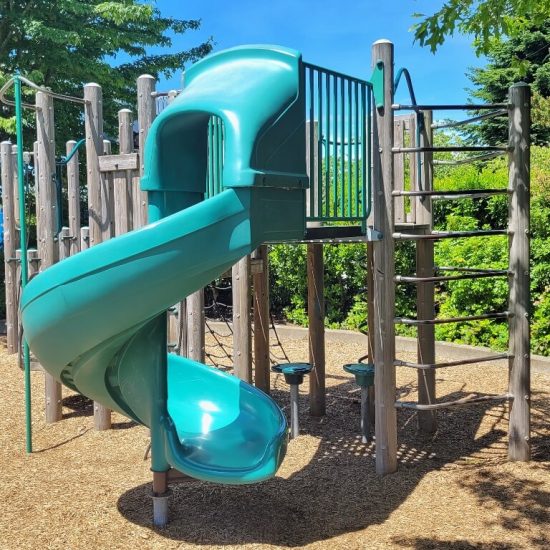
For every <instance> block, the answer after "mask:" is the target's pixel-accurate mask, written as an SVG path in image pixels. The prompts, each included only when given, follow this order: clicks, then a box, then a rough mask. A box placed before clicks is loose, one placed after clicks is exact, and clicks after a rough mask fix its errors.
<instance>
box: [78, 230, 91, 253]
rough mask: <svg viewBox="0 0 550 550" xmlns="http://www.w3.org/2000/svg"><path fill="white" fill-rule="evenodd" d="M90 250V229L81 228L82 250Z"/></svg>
mask: <svg viewBox="0 0 550 550" xmlns="http://www.w3.org/2000/svg"><path fill="white" fill-rule="evenodd" d="M88 248H90V228H89V227H81V228H80V250H88Z"/></svg>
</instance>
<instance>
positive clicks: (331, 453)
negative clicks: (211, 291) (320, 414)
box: [0, 335, 550, 550]
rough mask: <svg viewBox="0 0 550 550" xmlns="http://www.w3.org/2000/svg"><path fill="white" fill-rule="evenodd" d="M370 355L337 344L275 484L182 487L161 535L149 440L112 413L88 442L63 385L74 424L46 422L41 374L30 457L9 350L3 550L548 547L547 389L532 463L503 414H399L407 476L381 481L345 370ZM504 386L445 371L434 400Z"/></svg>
mask: <svg viewBox="0 0 550 550" xmlns="http://www.w3.org/2000/svg"><path fill="white" fill-rule="evenodd" d="M215 337H216V338H215V339H214V337H213V335H210V337H209V340H208V343H207V352H208V353H209V354H210V356H211V360H213V361H215V362H216V363H218V364H220V366H221V367H222V368H224V365H225V366H226V367H227V365H229V364H230V361H229V358H228V355H229V356H230V355H231V345H230V340H229V339H228V338H226V337H225V336H223V335H215ZM216 340H217V341H216ZM220 344H222V345H220ZM224 350H225V351H224ZM272 352H273V360H279V359H282V358H284V357H285V355H286V356H287V357H288V358H289V359H291V360H294V361H305V360H307V341H306V340H305V339H302V340H287V341H284V342H282V347H280V346H277V345H274V346H273V348H272ZM363 354H364V349H362V348H361V346H359V345H354V344H342V343H331V344H330V345H328V347H327V416H326V417H324V418H322V419H321V420H315V419H312V418H310V417H309V414H308V404H307V403H308V398H307V391H308V388H307V382H306V383H304V385H303V386H301V388H300V395H301V403H300V406H301V412H302V415H301V429H302V434H301V435H300V436H299V437H298V438H297V439H295V440H293V441H291V442H290V444H289V448H288V453H287V457H286V459H285V461H284V463H283V465H282V467H281V469H280V471H279V473H278V475H277V477H276V478H274V479H272V480H270V481H268V482H265V483H262V484H259V485H253V486H242V487H229V486H221V485H213V484H206V483H202V482H199V481H192V482H188V483H185V484H181V485H176V486H174V487H173V494H172V497H171V502H170V515H171V523H170V524H169V526H168V527H167V528H165V529H161V530H159V529H154V528H153V527H152V525H151V524H152V505H151V499H150V493H151V474H150V472H149V464H148V462H146V461H144V458H143V455H144V451H145V448H146V446H147V443H148V432H147V430H146V429H145V428H143V427H142V426H137V425H135V424H134V423H132V422H130V421H128V420H127V419H126V418H124V417H122V416H119V415H117V414H115V415H113V421H114V429H113V430H111V431H107V432H97V431H94V429H93V417H92V416H91V415H92V406H91V404H90V402H89V401H88V400H87V399H85V398H83V397H81V396H78V395H75V394H73V393H72V392H70V391H69V390H66V389H64V390H63V396H64V399H63V414H64V419H63V420H62V421H61V422H58V423H56V424H49V425H48V424H46V423H45V421H44V415H43V408H44V396H43V385H44V381H43V375H42V374H41V373H39V372H33V373H32V390H33V430H34V448H35V452H34V453H33V454H32V455H30V456H27V455H25V452H24V441H25V436H24V414H23V413H24V401H23V397H24V392H23V375H22V372H21V371H20V370H19V368H18V364H17V356H14V355H8V354H7V353H6V350H5V345H4V350H3V352H1V353H0V369H1V373H2V386H1V390H0V438H1V445H0V456H1V464H2V482H1V485H0V498H1V502H2V513H1V520H0V548H1V549H2V550H4V549H6V550H19V549H27V548H28V549H37V548H40V549H44V550H46V549H64V550H67V549H68V550H76V549H103V548H105V549H113V550H114V549H138V548H139V549H141V548H147V549H176V548H179V549H187V548H201V549H208V548H224V549H233V548H247V549H259V548H287V547H288V548H296V547H307V548H330V549H340V548H341V549H346V550H347V549H355V548H357V549H378V548H396V549H416V550H427V549H452V550H463V549H464V550H473V549H475V550H478V549H479V550H481V549H483V550H485V549H495V550H512V549H523V548H525V549H538V548H540V549H548V548H550V528H549V523H550V475H549V473H550V425H549V422H548V419H549V418H550V384H549V382H550V377H548V376H547V375H542V374H533V376H532V382H533V398H532V413H533V420H532V428H533V430H532V446H533V460H532V462H530V463H528V464H525V463H510V462H507V460H506V447H507V428H508V422H507V418H508V410H507V409H508V408H507V405H504V404H497V405H492V404H490V403H484V404H480V405H476V406H473V407H462V408H458V409H454V410H452V411H448V410H447V411H443V412H439V413H438V431H437V433H436V434H435V435H434V436H433V437H430V438H423V437H420V436H419V435H418V433H417V424H416V416H415V414H414V412H411V411H405V410H400V411H399V412H398V424H399V428H398V430H399V431H398V437H399V470H398V472H397V473H395V474H392V475H389V476H386V477H379V476H377V475H376V473H375V468H374V447H373V445H372V444H362V443H361V438H360V436H359V434H358V429H359V406H360V402H359V391H358V388H357V387H356V386H355V384H354V383H353V381H352V379H351V377H350V375H348V374H347V373H345V372H344V371H343V370H342V365H343V364H344V363H347V362H352V361H356V360H357V358H358V357H359V356H361V355H363ZM403 358H408V359H409V360H414V358H412V357H410V356H408V357H407V356H405V355H404V356H403ZM445 359H446V358H444V357H440V358H438V360H445ZM506 379H507V370H506V366H505V365H503V364H490V363H483V364H480V365H471V366H465V367H453V368H448V369H441V370H439V371H438V372H437V383H438V396H439V397H440V398H445V399H457V398H460V397H464V396H466V395H470V394H473V393H475V394H478V395H486V394H495V393H503V392H505V391H506ZM272 387H273V391H272V394H273V396H274V398H275V399H276V400H277V401H278V402H279V403H280V404H281V406H283V407H284V410H285V411H286V412H288V387H287V386H286V384H285V383H284V379H283V377H282V376H279V375H275V374H273V375H272ZM397 387H398V395H399V397H400V399H406V400H415V398H416V390H417V382H416V373H415V371H413V370H411V369H405V368H402V369H399V370H398V374H397Z"/></svg>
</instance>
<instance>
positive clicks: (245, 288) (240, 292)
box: [232, 256, 252, 382]
mask: <svg viewBox="0 0 550 550" xmlns="http://www.w3.org/2000/svg"><path fill="white" fill-rule="evenodd" d="M232 273H233V363H234V368H235V371H234V372H235V376H237V377H239V378H240V379H241V380H244V381H245V382H252V339H251V334H250V333H251V330H250V329H251V327H250V256H245V257H244V258H242V259H241V260H239V261H238V262H237V263H236V264H235V265H234V266H233V269H232Z"/></svg>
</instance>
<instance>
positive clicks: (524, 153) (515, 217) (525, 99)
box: [508, 82, 531, 461]
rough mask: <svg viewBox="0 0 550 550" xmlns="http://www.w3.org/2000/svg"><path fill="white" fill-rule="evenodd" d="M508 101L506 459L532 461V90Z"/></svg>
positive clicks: (523, 87) (520, 89)
mask: <svg viewBox="0 0 550 550" xmlns="http://www.w3.org/2000/svg"><path fill="white" fill-rule="evenodd" d="M509 101H510V104H511V107H510V111H509V126H508V132H509V143H508V145H509V147H510V154H509V186H508V188H509V191H510V198H509V210H508V229H509V231H510V236H509V258H510V268H509V269H510V273H511V275H510V279H509V285H510V290H509V301H508V310H509V312H510V314H511V317H510V319H509V330H510V337H509V344H508V346H509V353H510V359H509V370H510V378H509V392H510V394H511V396H512V400H511V401H510V426H509V434H508V458H509V460H523V461H527V460H530V458H531V437H530V431H531V416H530V404H531V361H530V332H529V316H530V292H529V290H530V289H529V286H530V273H529V224H530V214H529V203H530V162H531V160H530V145H531V144H530V127H531V90H530V88H529V86H528V85H527V84H525V83H523V82H521V83H518V84H515V85H514V86H512V87H511V88H510V91H509Z"/></svg>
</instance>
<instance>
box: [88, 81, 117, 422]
mask: <svg viewBox="0 0 550 550" xmlns="http://www.w3.org/2000/svg"><path fill="white" fill-rule="evenodd" d="M84 99H85V100H86V104H85V106H84V122H85V135H86V167H87V170H86V181H87V186H88V226H89V242H88V245H89V246H95V245H96V244H99V243H100V242H102V240H103V239H104V237H106V236H107V235H108V234H109V235H110V232H111V224H110V220H109V219H108V209H107V205H105V204H103V203H102V199H103V198H104V196H105V195H108V193H107V192H106V186H108V182H106V180H105V178H104V177H103V175H102V174H101V172H100V170H99V157H100V156H101V155H102V154H103V147H104V145H103V100H102V91H101V87H100V86H99V85H98V84H95V83H90V84H86V85H85V86H84ZM94 427H95V429H96V430H108V429H110V428H111V411H110V410H109V409H107V408H105V407H103V405H101V404H100V403H97V402H95V403H94Z"/></svg>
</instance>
